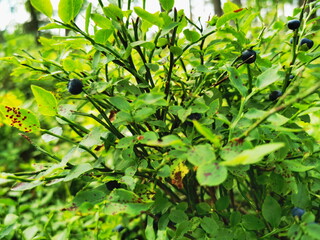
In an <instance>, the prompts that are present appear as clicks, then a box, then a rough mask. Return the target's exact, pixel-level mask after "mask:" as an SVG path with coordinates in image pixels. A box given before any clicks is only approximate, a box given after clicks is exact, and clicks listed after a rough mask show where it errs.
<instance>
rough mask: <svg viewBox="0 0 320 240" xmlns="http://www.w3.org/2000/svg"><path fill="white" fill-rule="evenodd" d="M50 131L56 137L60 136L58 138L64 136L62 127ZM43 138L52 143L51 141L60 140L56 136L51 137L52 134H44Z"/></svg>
mask: <svg viewBox="0 0 320 240" xmlns="http://www.w3.org/2000/svg"><path fill="white" fill-rule="evenodd" d="M49 131H50V132H52V133H54V134H56V135H58V136H61V134H62V127H54V128H51V129H50V130H49ZM41 138H42V139H43V140H44V141H45V142H51V141H54V140H58V139H59V138H57V137H55V136H52V135H50V134H47V133H45V134H43V135H42V136H41Z"/></svg>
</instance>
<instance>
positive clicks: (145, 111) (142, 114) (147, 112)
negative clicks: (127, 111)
mask: <svg viewBox="0 0 320 240" xmlns="http://www.w3.org/2000/svg"><path fill="white" fill-rule="evenodd" d="M155 112H156V110H155V109H153V108H151V107H144V108H142V109H138V110H137V111H135V112H134V114H133V119H134V121H135V122H141V121H144V120H146V119H147V118H148V117H150V116H151V115H152V114H154V113H155Z"/></svg>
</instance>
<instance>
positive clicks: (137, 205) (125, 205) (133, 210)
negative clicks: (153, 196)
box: [105, 189, 153, 216]
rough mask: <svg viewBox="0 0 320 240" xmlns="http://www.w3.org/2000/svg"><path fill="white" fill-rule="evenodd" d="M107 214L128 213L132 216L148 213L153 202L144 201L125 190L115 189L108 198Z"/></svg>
mask: <svg viewBox="0 0 320 240" xmlns="http://www.w3.org/2000/svg"><path fill="white" fill-rule="evenodd" d="M107 201H108V202H107V204H106V208H105V212H106V214H108V215H116V214H120V213H127V214H129V215H132V216H136V215H139V214H141V213H142V212H143V211H147V210H148V209H149V208H150V207H151V206H152V204H153V202H151V201H144V200H143V199H142V198H140V197H139V196H138V195H136V194H135V193H133V192H131V191H128V190H125V189H115V190H113V191H112V192H111V193H110V195H109V196H108V197H107Z"/></svg>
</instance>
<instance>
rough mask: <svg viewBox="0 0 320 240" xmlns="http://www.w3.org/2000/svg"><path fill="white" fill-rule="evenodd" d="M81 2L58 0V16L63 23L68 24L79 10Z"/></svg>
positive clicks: (79, 0) (81, 0) (78, 0)
mask: <svg viewBox="0 0 320 240" xmlns="http://www.w3.org/2000/svg"><path fill="white" fill-rule="evenodd" d="M82 4H83V0H60V2H59V6H58V15H59V17H60V19H61V20H62V21H63V22H64V23H70V22H71V21H72V20H74V18H75V17H76V16H77V15H78V13H79V12H80V10H81V7H82Z"/></svg>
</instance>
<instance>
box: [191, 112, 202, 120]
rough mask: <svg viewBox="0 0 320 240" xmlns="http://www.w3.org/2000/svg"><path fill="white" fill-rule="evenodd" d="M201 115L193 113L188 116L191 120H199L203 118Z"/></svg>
mask: <svg viewBox="0 0 320 240" xmlns="http://www.w3.org/2000/svg"><path fill="white" fill-rule="evenodd" d="M201 117H202V116H201V114H200V113H191V114H190V115H189V116H188V119H190V120H199V119H200V118H201Z"/></svg>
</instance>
